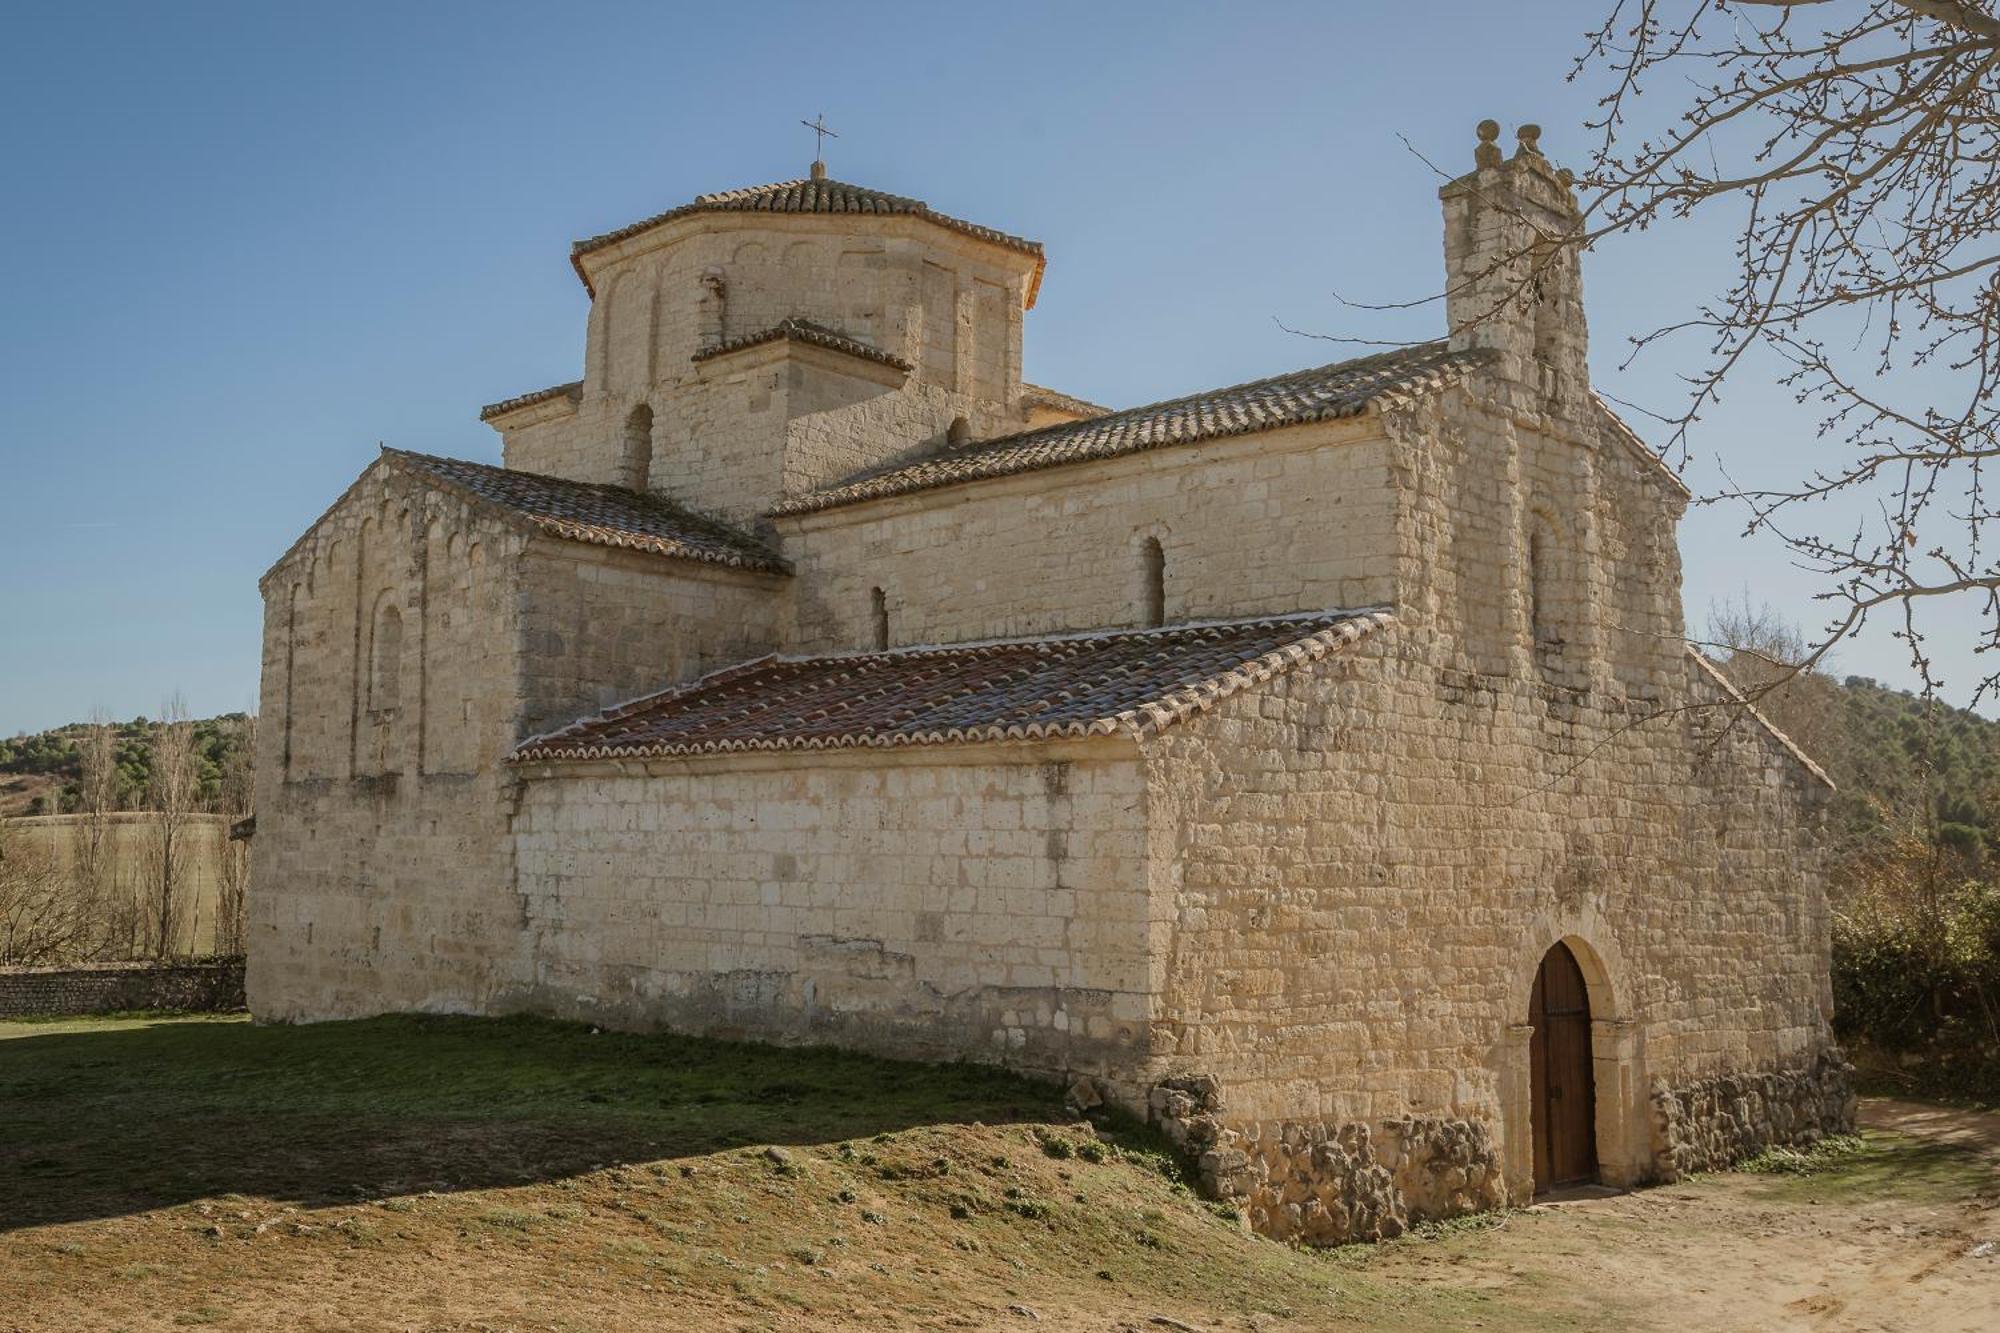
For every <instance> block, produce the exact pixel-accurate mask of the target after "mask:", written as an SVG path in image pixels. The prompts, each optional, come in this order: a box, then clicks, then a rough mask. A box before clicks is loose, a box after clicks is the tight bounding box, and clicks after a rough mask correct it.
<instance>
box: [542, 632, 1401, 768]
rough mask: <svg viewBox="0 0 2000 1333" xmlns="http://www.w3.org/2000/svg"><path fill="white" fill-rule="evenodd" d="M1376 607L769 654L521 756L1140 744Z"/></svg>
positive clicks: (1311, 650)
mask: <svg viewBox="0 0 2000 1333" xmlns="http://www.w3.org/2000/svg"><path fill="white" fill-rule="evenodd" d="M1387 621H1388V615H1387V614H1386V613H1385V612H1381V611H1325V612H1314V613H1309V614H1305V615H1292V616H1274V617H1267V618H1264V619H1258V620H1239V621H1226V622H1214V623H1207V624H1197V625H1179V626H1173V627H1169V628H1166V629H1152V630H1113V631H1103V632H1098V633H1091V634H1071V635H1060V636H1055V637H1049V638H1038V639H1010V640H1003V641H999V642H991V643H980V644H963V645H957V646H950V647H936V648H907V649H897V650H894V651H890V652H880V653H844V654H838V655H831V656H823V657H777V656H773V657H763V658H759V659H757V660H755V661H751V662H746V663H744V664H742V665H741V666H735V667H730V668H728V669H727V670H724V671H719V672H716V673H715V674H713V675H710V676H705V677H703V678H702V679H700V680H697V681H694V682H692V683H691V684H688V685H684V686H680V687H677V688H675V689H671V690H667V691H664V692H663V693H660V694H655V695H650V696H648V697H646V698H643V699H639V700H636V701H634V702H632V703H629V704H625V705H623V706H621V707H618V708H614V709H611V710H609V711H607V712H604V713H600V714H598V715H596V716H594V717H590V718H586V719H584V720H583V721H581V722H578V723H575V724H573V725H571V726H568V727H565V728H563V729H562V730H560V731H556V732H552V733H550V734H548V735H546V736H538V737H535V738H534V739H532V740H529V741H526V742H524V743H523V744H522V745H521V746H520V748H519V749H517V750H516V751H515V752H514V758H515V759H516V760H517V761H521V762H533V761H542V760H589V759H612V758H647V757H655V756H671V755H689V754H712V753H718V752H727V751H740V750H824V749H844V748H850V747H855V746H877V747H881V746H904V745H941V744H952V743H965V742H975V741H1009V740H1046V739H1053V738H1058V737H1084V736H1102V735H1110V734H1113V733H1118V732H1123V733H1125V734H1128V735H1140V734H1145V733H1147V732H1151V731H1154V730H1157V729H1159V728H1160V727H1164V726H1167V725H1170V724H1172V723H1173V722H1176V721H1178V720H1180V719H1181V718H1184V717H1187V716H1189V715H1191V714H1193V713H1196V712H1199V711H1201V710H1203V709H1205V708H1207V707H1209V706H1210V705H1211V704H1213V703H1214V702H1215V701H1217V700H1219V699H1222V698H1226V697H1227V696H1229V695H1231V694H1233V693H1235V692H1236V691H1238V690H1240V689H1243V688H1245V687H1247V686H1251V685H1255V684H1259V683H1261V682H1263V681H1266V680H1269V679H1270V678H1271V677H1273V676H1275V675H1278V674H1281V673H1282V672H1285V671H1288V670H1290V669H1292V668H1293V667H1295V666H1297V665H1299V664H1301V663H1304V662H1309V661H1314V660H1317V659H1318V658H1321V657H1324V656H1325V655H1326V654H1328V653H1329V652H1332V651H1334V650H1336V649H1338V648H1340V647H1342V646H1344V645H1346V644H1348V643H1351V642H1353V641H1354V640H1355V639H1357V638H1359V637H1361V636H1362V635H1363V634H1366V633H1368V632H1369V631H1371V630H1373V629H1375V628H1376V627H1377V626H1379V625H1382V624H1385V623H1387Z"/></svg>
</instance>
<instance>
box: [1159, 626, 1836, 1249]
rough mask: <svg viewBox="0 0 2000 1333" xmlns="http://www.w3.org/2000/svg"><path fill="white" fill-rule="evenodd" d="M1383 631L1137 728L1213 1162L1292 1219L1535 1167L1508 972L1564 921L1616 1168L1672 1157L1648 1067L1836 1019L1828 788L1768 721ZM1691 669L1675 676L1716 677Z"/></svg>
mask: <svg viewBox="0 0 2000 1333" xmlns="http://www.w3.org/2000/svg"><path fill="white" fill-rule="evenodd" d="M1402 650H1403V645H1402V644H1400V643H1399V642H1398V635H1397V632H1396V630H1391V631H1390V632H1389V633H1387V634H1385V635H1383V636H1381V637H1380V638H1379V639H1377V640H1370V641H1367V642H1365V643H1364V644H1363V645H1362V646H1361V647H1360V648H1359V649H1357V650H1356V651H1355V652H1354V653H1353V654H1352V655H1350V656H1346V657H1335V658H1331V659H1328V660H1327V661H1325V662H1322V663H1320V664H1318V665H1316V666H1314V667H1312V668H1309V669H1306V670H1302V671H1300V672H1297V673H1294V674H1293V675H1290V676H1287V677H1284V678H1281V679H1280V680H1277V681H1274V682H1272V683H1271V684H1270V685H1268V686H1266V687H1265V688H1264V689H1262V690H1259V691H1256V692H1253V693H1251V694H1246V695H1241V696H1237V697H1235V698H1233V699H1231V700H1228V701H1226V702H1225V703H1223V704H1222V705H1220V706H1218V707H1217V708H1216V709H1215V710H1214V711H1213V712H1211V713H1209V714H1207V715H1205V716H1203V717H1202V718H1200V719H1198V720H1196V721H1195V722H1193V723H1191V724H1190V725H1188V726H1186V727H1184V728H1181V729H1177V730H1170V731H1168V732H1166V733H1164V734H1163V735H1162V736H1161V737H1160V738H1159V739H1158V740H1157V741H1156V742H1155V743H1154V744H1153V745H1152V746H1151V747H1150V748H1151V755H1152V769H1151V774H1150V777H1149V784H1150V790H1151V797H1152V801H1153V803H1154V805H1155V808H1156V809H1157V810H1158V811H1159V815H1158V818H1160V819H1161V820H1162V822H1163V823H1164V824H1165V825H1166V826H1167V827H1171V828H1174V829H1176V830H1178V835H1177V836H1178V839H1179V843H1178V848H1177V862H1178V866H1179V870H1180V879H1179V883H1178V886H1177V902H1178V908H1177V921H1178V924H1177V927H1176V930H1175V934H1174V944H1173V948H1172V959H1173V962H1172V967H1171V970H1170V972H1169V977H1168V982H1167V988H1166V993H1165V995H1164V997H1163V1002H1162V1013H1161V1017H1160V1020H1159V1021H1158V1023H1157V1024H1156V1026H1155V1047H1156V1049H1157V1050H1158V1051H1159V1052H1161V1054H1162V1056H1163V1058H1164V1060H1165V1062H1166V1063H1167V1064H1169V1065H1170V1066H1172V1067H1174V1068H1177V1069H1180V1070H1186V1071H1192V1072H1198V1073H1200V1074H1203V1075H1206V1076H1208V1077H1209V1078H1211V1079H1212V1080H1214V1082H1215V1084H1216V1086H1217V1088H1218V1089H1219V1093H1220V1095H1222V1096H1223V1097H1226V1104H1227V1114H1224V1115H1219V1116H1218V1117H1217V1118H1216V1132H1215V1135H1214V1137H1213V1141H1212V1144H1211V1145H1209V1147H1210V1149H1211V1150H1212V1151H1213V1152H1214V1153H1215V1154H1216V1155H1215V1156H1214V1157H1213V1158H1212V1159H1211V1160H1209V1161H1208V1163H1207V1165H1208V1168H1209V1171H1210V1175H1211V1177H1212V1178H1213V1180H1214V1181H1215V1183H1216V1184H1217V1185H1218V1187H1223V1186H1229V1182H1230V1181H1231V1180H1232V1179H1233V1181H1234V1184H1233V1186H1229V1187H1231V1188H1233V1189H1234V1190H1235V1191H1236V1193H1237V1194H1238V1195H1239V1196H1240V1197H1243V1198H1244V1199H1245V1200H1246V1201H1247V1202H1248V1203H1249V1204H1250V1206H1251V1207H1252V1209H1253V1211H1256V1212H1258V1213H1259V1214H1260V1216H1262V1217H1263V1218H1264V1219H1265V1221H1267V1222H1268V1223H1269V1224H1270V1226H1271V1227H1272V1228H1274V1229H1275V1231H1276V1233H1277V1234H1281V1235H1297V1236H1309V1237H1314V1238H1334V1239H1340V1238H1346V1237H1348V1236H1350V1235H1352V1236H1367V1235H1386V1234H1393V1232H1394V1227H1395V1225H1400V1224H1403V1223H1406V1222H1407V1221H1408V1220H1411V1219H1414V1218H1416V1217H1419V1216H1426V1215H1438V1214H1447V1215H1448V1214H1450V1213H1453V1212H1457V1211H1462V1210H1463V1209H1464V1208H1465V1207H1466V1206H1467V1204H1468V1203H1477V1204H1488V1203H1490V1202H1492V1201H1494V1199H1495V1198H1496V1197H1511V1198H1517V1199H1518V1198H1522V1197H1525V1194H1526V1193H1527V1191H1528V1189H1529V1187H1530V1184H1531V1182H1530V1180H1529V1179H1528V1176H1529V1172H1528V1169H1527V1153H1526V1147H1527V1143H1528V1140H1527V1137H1526V1135H1527V1125H1526V1064H1525V1060H1526V1050H1527V1044H1526V1028H1525V1024H1526V1022H1527V1006H1528V993H1529V989H1530V986H1531V983H1532V981H1533V977H1534V970H1535V967H1536V966H1537V964H1538V963H1539V961H1540V959H1541V957H1542V955H1543V954H1544V953H1545V952H1546V951H1547V949H1548V948H1549V947H1550V946H1551V945H1552V944H1554V943H1555V942H1556V941H1557V940H1559V939H1561V940H1566V941H1568V942H1570V944H1571V947H1572V949H1573V950H1575V951H1577V952H1578V953H1579V954H1580V955H1581V956H1582V959H1583V961H1584V962H1585V968H1586V976H1587V977H1591V978H1592V996H1591V998H1592V1014H1593V1018H1594V1019H1597V1020H1598V1024H1597V1030H1596V1034H1595V1036H1596V1046H1597V1057H1598V1058H1597V1059H1596V1061H1595V1064H1596V1074H1597V1080H1598V1098H1599V1109H1598V1115H1597V1123H1598V1139H1599V1155H1600V1159H1601V1161H1602V1164H1603V1166H1604V1169H1605V1172H1606V1176H1607V1178H1609V1179H1613V1180H1615V1181H1624V1182H1629V1181H1636V1180H1639V1179H1644V1178H1647V1177H1650V1176H1655V1175H1657V1174H1659V1171H1660V1170H1661V1164H1660V1162H1659V1160H1658V1154H1657V1150H1656V1149H1655V1147H1654V1145H1653V1143H1652V1141H1651V1133H1650V1122H1651V1120H1652V1117H1653V1110H1652V1108H1651V1107H1650V1106H1649V1105H1648V1104H1647V1102H1646V1097H1647V1092H1646V1090H1647V1089H1648V1088H1649V1087H1650V1086H1651V1084H1652V1081H1653V1080H1655V1079H1657V1080H1662V1081H1664V1083H1665V1084H1666V1085H1668V1086H1671V1087H1676V1088H1680V1087H1685V1086H1688V1085H1690V1084H1699V1083H1700V1082H1701V1081H1702V1080H1708V1079H1714V1078H1718V1077H1743V1078H1752V1079H1754V1078H1758V1077H1762V1076H1763V1075H1764V1074H1766V1073H1768V1072H1771V1071H1781V1070H1785V1069H1791V1068H1796V1067H1798V1066H1799V1065H1801V1064H1810V1063H1812V1062H1813V1061H1815V1060H1817V1059H1818V1058H1820V1054H1821V1053H1822V1052H1824V1051H1826V1050H1827V1049H1828V1046H1829V1044H1830V1040H1831V1039H1830V1033H1829V1029H1828V1018H1829V1013H1830V1000H1829V995H1828V991H1827V979H1826V957H1827V953H1826V948H1827V930H1828V916H1827V910H1826V905H1825V901H1824V898H1823V896H1822V894H1821V891H1820V887H1819V882H1818V879H1817V876H1816V873H1815V860H1814V857H1815V852H1814V851H1813V847H1812V840H1813V838H1814V836H1815V829H1816V827H1817V816H1816V805H1817V802H1818V800H1819V793H1820V791H1822V790H1823V789H1822V788H1820V787H1819V786H1818V783H1817V780H1816V779H1814V778H1812V777H1811V776H1810V775H1809V774H1807V773H1806V771H1805V770H1804V768H1803V766H1802V765H1800V764H1799V763H1798V762H1797V761H1796V760H1794V759H1793V758H1791V756H1790V755H1789V754H1787V753H1785V752H1784V751H1782V750H1781V749H1780V747H1779V746H1778V745H1777V743H1776V742H1775V741H1773V740H1772V739H1771V738H1770V737H1769V736H1768V734H1767V733H1765V732H1763V731H1762V729H1761V727H1759V726H1757V725H1756V724H1755V723H1754V722H1749V723H1747V724H1746V723H1745V721H1744V719H1743V718H1742V715H1741V714H1738V713H1735V712H1733V711H1730V710H1726V709H1723V708H1720V707H1717V708H1715V709H1714V710H1713V711H1704V710H1703V709H1701V708H1699V707H1697V708H1695V709H1692V710H1688V711H1681V712H1676V713H1673V714H1671V715H1669V716H1667V717H1664V718H1660V719H1657V720H1655V721H1652V722H1640V721H1638V720H1637V718H1636V717H1635V716H1634V715H1633V714H1631V713H1630V712H1628V711H1625V710H1623V709H1621V708H1619V707H1617V706H1615V705H1614V704H1608V703H1607V702H1605V701H1600V700H1596V699H1594V698H1591V697H1589V696H1582V697H1579V696H1577V695H1575V694H1573V693H1570V692H1567V691H1560V690H1553V689H1550V688H1547V687H1544V686H1540V685H1537V684H1534V683H1531V682H1506V681H1483V682H1479V683H1477V685H1476V686H1475V685H1474V684H1469V683H1468V682H1466V681H1464V680H1463V679H1462V678H1459V677H1456V676H1453V675H1451V674H1449V673H1443V672H1439V671H1437V670H1436V669H1435V668H1433V667H1430V666H1428V665H1425V664H1422V663H1420V662H1416V661H1410V660H1407V659H1406V658H1404V657H1403V656H1402ZM1683 670H1684V672H1685V673H1686V676H1685V678H1684V683H1683V685H1682V687H1681V689H1680V690H1679V691H1678V692H1677V695H1676V698H1677V699H1679V700H1685V701H1688V702H1691V703H1694V704H1697V705H1700V704H1716V705H1720V704H1721V703H1723V702H1724V696H1723V695H1722V693H1721V691H1720V689H1719V688H1718V687H1715V686H1714V685H1713V684H1712V682H1711V681H1710V679H1709V678H1708V677H1707V675H1706V674H1705V673H1704V672H1701V671H1700V670H1698V669H1697V668H1694V667H1693V666H1692V665H1691V664H1688V663H1686V661H1685V659H1684V665H1683ZM1595 745H1602V746H1603V747H1604V748H1603V749H1601V750H1599V751H1597V753H1596V754H1595V756H1594V757H1593V758H1592V759H1591V761H1590V762H1589V763H1588V765H1586V766H1584V767H1582V768H1580V769H1579V770H1578V771H1577V772H1576V773H1575V774H1573V775H1570V776H1564V770H1565V767H1566V765H1567V760H1568V759H1570V758H1572V757H1573V758H1576V759H1581V758H1582V757H1583V756H1584V755H1585V753H1586V751H1587V750H1589V748H1590V747H1592V746H1595ZM1768 1100H1769V1102H1770V1104H1776V1102H1777V1101H1779V1100H1782V1099H1775V1098H1774V1099H1768ZM1707 1105H1708V1103H1703V1102H1701V1101H1700V1099H1699V1098H1697V1099H1696V1100H1695V1101H1693V1102H1690V1103H1687V1109H1688V1114H1689V1116H1690V1117H1691V1118H1693V1119H1695V1120H1700V1119H1701V1118H1702V1117H1703V1116H1704V1115H1706V1114H1707V1113H1708V1112H1707V1111H1706V1110H1705V1109H1704V1108H1705V1107H1706V1106H1707ZM1762 1115H1763V1111H1761V1110H1759V1111H1757V1112H1756V1116H1762ZM1753 1118H1755V1117H1754V1116H1753ZM1758 1123H1759V1125H1760V1126H1761V1127H1760V1128H1759V1129H1758V1130H1756V1131H1755V1133H1756V1134H1761V1135H1763V1136H1764V1141H1769V1139H1770V1137H1771V1136H1772V1135H1784V1134H1788V1133H1796V1132H1803V1131H1804V1130H1805V1129H1806V1128H1807V1127H1808V1125H1809V1124H1812V1125H1815V1126H1816V1128H1815V1131H1814V1132H1817V1130H1818V1129H1824V1128H1828V1127H1831V1126H1830V1124H1829V1123H1828V1122H1826V1121H1824V1120H1819V1121H1813V1120H1812V1118H1811V1117H1810V1116H1808V1117H1804V1118H1800V1117H1794V1116H1790V1115H1789V1114H1788V1115H1787V1116H1785V1117H1782V1118H1777V1119H1770V1120H1768V1121H1765V1120H1759V1121H1758ZM1701 1132H1702V1131H1686V1132H1685V1133H1688V1134H1692V1135H1693V1136H1694V1137H1696V1138H1697V1139H1699V1137H1700V1134H1701ZM1747 1141H1748V1140H1747V1139H1743V1138H1742V1137H1741V1136H1738V1139H1737V1140H1732V1142H1747ZM1329 1144H1331V1145H1337V1146H1327V1145H1329ZM1236 1154H1241V1156H1237V1155H1236ZM1308 1163H1309V1164H1310V1169H1307V1165H1306V1164H1308ZM1378 1172H1386V1173H1388V1174H1387V1176H1386V1177H1385V1176H1383V1175H1381V1174H1377V1173H1378ZM1420 1178H1421V1183H1420V1184H1415V1185H1413V1184H1412V1183H1411V1182H1412V1181H1416V1180H1419V1179H1420ZM1387 1179H1394V1180H1396V1181H1397V1187H1396V1189H1395V1191H1394V1193H1395V1194H1396V1195H1397V1196H1398V1197H1399V1198H1400V1199H1401V1203H1400V1205H1394V1204H1392V1203H1391V1202H1386V1201H1385V1200H1386V1199H1387V1196H1386V1195H1385V1194H1384V1193H1383V1190H1384V1188H1385V1186H1384V1181H1385V1180H1387ZM1336 1203H1338V1204H1340V1205H1341V1206H1342V1207H1344V1208H1345V1209H1346V1210H1347V1211H1346V1212H1345V1213H1344V1214H1343V1213H1342V1212H1341V1211H1340V1210H1339V1209H1337V1208H1335V1207H1334V1206H1333V1205H1334V1204H1336ZM1357 1209H1358V1210H1359V1211H1357ZM1288 1210H1291V1211H1288ZM1357 1219H1359V1220H1357ZM1385 1219H1386V1220H1385ZM1392 1223H1393V1225H1392Z"/></svg>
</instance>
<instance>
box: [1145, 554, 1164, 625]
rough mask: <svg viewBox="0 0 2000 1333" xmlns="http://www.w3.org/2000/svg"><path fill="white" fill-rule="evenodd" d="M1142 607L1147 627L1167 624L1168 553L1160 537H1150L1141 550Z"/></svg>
mask: <svg viewBox="0 0 2000 1333" xmlns="http://www.w3.org/2000/svg"><path fill="white" fill-rule="evenodd" d="M1139 573H1140V580H1141V582H1140V597H1141V607H1142V610H1143V613H1144V616H1145V619H1144V623H1145V624H1147V625H1149V626H1150V625H1164V624H1166V623H1167V552H1166V548H1165V547H1163V546H1161V545H1160V539H1159V538H1158V537H1148V538H1146V540H1145V541H1144V542H1143V543H1142V544H1141V545H1140V548H1139Z"/></svg>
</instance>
